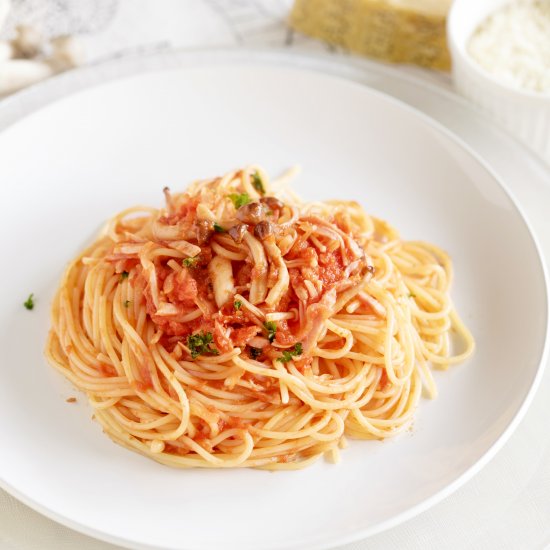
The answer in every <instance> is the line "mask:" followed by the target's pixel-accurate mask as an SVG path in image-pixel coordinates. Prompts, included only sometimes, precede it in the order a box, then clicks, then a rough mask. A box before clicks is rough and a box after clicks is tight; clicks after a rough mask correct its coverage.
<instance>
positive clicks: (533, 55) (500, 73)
mask: <svg viewBox="0 0 550 550" xmlns="http://www.w3.org/2000/svg"><path fill="white" fill-rule="evenodd" d="M468 53H469V54H470V55H471V56H472V58H473V59H474V60H475V61H476V62H477V63H478V64H479V65H480V67H482V68H483V69H484V70H485V71H487V72H488V73H489V74H491V75H492V76H493V77H494V78H495V79H496V80H498V81H499V82H502V84H506V85H509V86H512V87H515V88H522V89H524V90H532V91H533V92H543V93H550V0H516V1H514V2H512V3H510V4H508V5H506V6H503V7H502V8H500V9H498V10H497V11H495V12H494V13H493V14H491V15H490V16H489V17H487V19H485V21H483V22H482V23H481V25H479V27H478V28H477V29H476V30H475V32H474V33H473V34H472V36H471V38H470V41H469V44H468Z"/></svg>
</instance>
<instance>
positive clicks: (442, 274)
mask: <svg viewBox="0 0 550 550" xmlns="http://www.w3.org/2000/svg"><path fill="white" fill-rule="evenodd" d="M164 193H165V198H166V207H165V208H163V209H161V210H157V209H154V208H141V207H140V208H131V209H128V210H125V211H123V212H121V213H120V214H118V215H117V216H115V217H114V218H113V219H112V220H111V221H110V222H109V223H108V225H107V226H106V228H105V230H104V231H103V233H102V234H101V236H100V237H99V238H98V239H97V240H96V241H95V242H94V243H93V244H92V245H91V246H90V247H89V248H88V249H87V250H85V251H84V252H83V253H82V254H80V255H79V256H78V257H77V258H76V259H75V260H74V261H73V262H72V263H71V264H70V265H69V267H68V268H67V270H66V272H65V274H64V276H63V279H62V281H61V285H60V287H59V290H58V292H57V295H56V297H55V299H54V303H53V308H52V324H53V326H52V330H51V331H50V334H49V338H48V342H47V347H46V354H47V357H48V359H49V361H50V363H51V364H52V365H53V366H54V367H55V368H56V369H58V370H59V371H60V372H61V373H63V375H64V376H66V377H67V378H68V379H69V380H70V381H71V382H72V383H73V384H74V385H75V386H76V387H77V388H79V389H80V390H82V391H84V392H85V393H86V394H87V396H88V398H89V401H90V403H91V405H92V406H93V408H94V415H95V418H96V419H97V420H98V421H99V422H100V423H101V425H102V426H103V429H104V431H105V432H106V433H107V435H109V437H111V438H112V439H113V440H114V441H115V442H117V443H120V444H121V445H123V446H125V447H127V448H129V449H133V450H135V451H138V452H140V453H142V454H144V455H146V456H148V457H150V458H153V459H154V460H157V461H159V462H161V463H163V464H167V465H170V466H175V467H189V466H198V467H236V466H248V467H258V468H268V469H289V468H298V467H303V466H305V465H307V464H309V463H311V462H313V461H314V460H315V459H317V458H318V457H319V456H321V455H323V454H327V455H328V456H329V458H332V459H334V460H335V459H336V458H337V453H338V449H339V448H342V447H344V446H345V441H346V440H345V436H349V437H351V438H360V439H384V438H387V437H389V436H393V435H395V434H397V433H399V432H400V431H402V430H404V429H406V428H407V427H408V426H409V425H410V423H411V420H412V417H413V414H414V411H415V409H416V407H417V405H418V402H419V399H420V397H421V393H422V388H425V390H426V392H427V393H428V395H429V396H431V397H434V396H435V395H436V387H435V384H434V381H433V378H432V374H431V368H432V367H433V366H435V367H443V368H444V367H446V366H448V365H450V364H454V363H458V362H460V361H462V360H464V359H466V358H467V357H468V356H469V355H470V354H471V353H472V351H473V348H474V341H473V339H472V336H471V335H470V333H469V331H468V330H467V328H466V327H465V326H464V325H463V323H462V322H461V321H460V319H459V318H458V316H457V314H456V312H455V310H454V308H453V305H452V302H451V299H450V296H449V287H450V285H451V279H452V266H451V262H450V259H449V257H448V256H447V255H446V254H445V253H444V252H443V251H441V250H440V249H438V248H437V247H435V246H433V245H430V244H427V243H424V242H407V241H402V240H401V239H400V238H399V235H398V234H397V232H396V231H395V230H394V229H393V228H392V227H391V226H390V225H388V224H387V223H385V222H383V221H381V220H379V219H376V218H374V217H371V216H368V215H367V214H366V213H365V212H364V211H363V209H362V208H361V207H360V205H359V204H357V203H355V202H343V201H328V202H312V203H303V202H301V201H300V200H299V199H298V198H297V197H296V196H295V195H294V194H293V193H292V191H291V190H290V189H289V188H288V178H282V179H281V180H279V181H278V182H275V184H274V185H273V186H271V185H270V182H269V180H268V177H267V175H266V174H265V173H264V172H263V171H262V170H261V169H260V168H258V167H254V166H253V167H248V168H245V169H243V170H239V171H236V172H232V173H229V174H227V175H225V176H223V177H220V178H215V179H211V180H205V181H199V182H195V183H194V184H192V185H191V186H190V187H189V189H188V190H187V191H186V192H184V193H181V194H174V195H173V194H171V193H170V191H169V190H168V189H167V188H166V189H165V190H164ZM452 330H454V331H455V332H456V333H457V335H458V336H459V337H460V338H461V339H462V341H463V351H462V352H461V353H459V354H458V355H454V356H451V349H450V348H451V342H450V333H451V331H452Z"/></svg>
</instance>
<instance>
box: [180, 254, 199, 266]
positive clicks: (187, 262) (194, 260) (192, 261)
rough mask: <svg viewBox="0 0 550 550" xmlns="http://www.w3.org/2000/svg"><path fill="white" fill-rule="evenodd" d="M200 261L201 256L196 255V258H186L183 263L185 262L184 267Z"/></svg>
mask: <svg viewBox="0 0 550 550" xmlns="http://www.w3.org/2000/svg"><path fill="white" fill-rule="evenodd" d="M198 261H199V257H198V256H195V257H194V258H185V260H183V262H182V264H183V267H195V266H196V265H197V262H198Z"/></svg>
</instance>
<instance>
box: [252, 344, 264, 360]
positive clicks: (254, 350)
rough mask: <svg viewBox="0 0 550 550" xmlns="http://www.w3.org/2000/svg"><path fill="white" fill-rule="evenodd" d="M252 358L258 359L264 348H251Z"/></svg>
mask: <svg viewBox="0 0 550 550" xmlns="http://www.w3.org/2000/svg"><path fill="white" fill-rule="evenodd" d="M249 353H250V359H258V357H260V355H261V354H262V350H261V349H260V348H253V347H251V348H250V351H249Z"/></svg>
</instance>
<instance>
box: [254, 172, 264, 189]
mask: <svg viewBox="0 0 550 550" xmlns="http://www.w3.org/2000/svg"><path fill="white" fill-rule="evenodd" d="M252 185H253V186H254V189H256V191H258V193H260V194H261V195H265V187H264V182H263V180H262V176H260V174H259V173H258V172H254V173H253V174H252Z"/></svg>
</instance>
